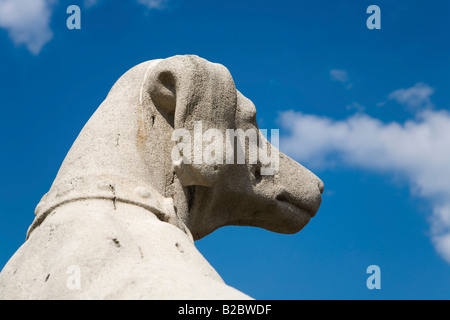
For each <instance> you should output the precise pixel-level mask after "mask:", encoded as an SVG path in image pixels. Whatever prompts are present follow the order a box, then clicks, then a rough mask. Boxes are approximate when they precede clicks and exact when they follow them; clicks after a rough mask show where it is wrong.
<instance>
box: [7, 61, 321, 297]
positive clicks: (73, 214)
mask: <svg viewBox="0 0 450 320" xmlns="http://www.w3.org/2000/svg"><path fill="white" fill-rule="evenodd" d="M255 114H256V110H255V107H254V105H253V103H252V102H251V101H250V100H248V99H247V98H245V97H244V96H243V95H242V94H241V93H240V92H239V91H237V90H236V88H235V85H234V82H233V79H232V77H231V75H230V73H229V72H228V70H227V69H226V68H225V67H223V66H222V65H219V64H215V63H210V62H208V61H206V60H204V59H202V58H199V57H197V56H174V57H171V58H168V59H164V60H152V61H148V62H145V63H142V64H140V65H138V66H136V67H134V68H132V69H131V70H129V71H128V72H127V73H125V74H124V75H123V76H122V77H121V78H120V79H119V80H118V81H117V82H116V84H115V85H114V86H113V88H112V89H111V91H110V92H109V94H108V96H107V98H106V99H105V101H104V102H103V103H102V104H101V105H100V107H99V108H98V110H97V111H96V112H95V114H94V115H93V116H92V117H91V119H90V120H89V121H88V122H87V124H86V125H85V127H84V128H83V130H82V131H81V133H80V134H79V136H78V138H77V139H76V141H75V142H74V144H73V146H72V148H71V149H70V151H69V153H68V154H67V156H66V158H65V160H64V162H63V164H62V166H61V168H60V170H59V172H58V174H57V177H56V179H55V181H54V183H53V184H52V186H51V188H50V191H49V192H48V193H47V194H46V195H45V196H44V197H43V198H42V200H41V202H40V203H39V204H38V206H37V207H36V212H35V214H36V218H35V220H34V222H33V224H32V225H31V227H30V228H29V231H28V234H27V240H26V241H25V243H24V244H23V245H22V246H21V247H20V248H19V250H18V251H17V252H16V253H15V255H14V256H13V257H12V258H11V260H10V261H9V262H8V263H7V265H6V266H5V267H4V269H3V270H2V272H1V274H0V298H2V299H108V298H110V299H249V298H250V297H248V296H247V295H245V294H243V293H241V292H240V291H238V290H236V289H234V288H231V287H229V286H228V285H226V284H225V283H224V282H223V280H222V279H221V277H220V276H219V275H218V274H217V272H216V271H215V270H214V269H213V268H212V267H211V266H210V264H209V263H208V262H207V261H206V260H205V259H204V257H203V256H202V255H201V254H200V253H199V252H198V251H197V249H196V248H195V245H194V240H197V239H200V238H202V237H204V236H206V235H208V234H209V233H211V232H213V231H214V230H216V229H217V228H220V227H222V226H225V225H248V226H256V227H261V228H265V229H267V230H270V231H274V232H280V233H295V232H298V231H299V230H301V229H302V228H303V227H304V226H305V225H306V224H307V223H308V222H309V220H310V218H311V217H312V216H314V214H315V213H316V212H317V210H318V208H319V206H320V202H321V192H322V191H323V183H322V182H321V181H320V179H318V178H317V177H316V176H315V175H314V174H313V173H311V172H310V171H308V170H307V169H305V168H304V167H303V166H301V165H300V164H298V163H296V162H295V161H294V160H292V159H290V158H289V157H287V156H286V155H284V154H282V153H279V158H277V161H279V162H278V163H277V164H278V171H277V172H276V173H274V174H272V175H262V174H261V169H262V168H261V163H260V162H257V163H254V164H250V163H246V164H237V163H233V164H227V163H225V161H223V163H208V162H205V161H203V162H199V163H195V161H194V162H191V163H188V162H187V161H181V160H180V159H178V160H176V159H174V155H173V151H174V150H179V149H176V148H178V147H179V146H176V142H175V141H172V140H171V137H172V134H173V132H174V130H181V129H182V130H186V131H185V132H187V133H190V134H191V135H192V137H194V139H193V140H195V134H196V131H195V130H196V125H197V124H198V123H200V122H201V124H202V130H203V132H204V131H206V130H207V129H216V130H218V132H223V133H224V134H223V136H224V137H225V131H226V130H227V129H238V128H240V129H242V130H244V131H245V130H248V129H252V130H257V129H258V127H257V124H256V120H255ZM197 133H198V132H197ZM264 141H265V143H268V142H267V141H266V140H264ZM191 142H192V144H193V143H194V141H191ZM174 146H175V147H176V148H175V149H174ZM203 147H205V146H203ZM193 148H194V149H195V148H196V147H195V146H194V147H193ZM197 148H198V147H197ZM245 149H246V150H245V152H246V155H249V154H250V151H249V150H250V145H249V146H248V147H246V148H245ZM201 151H202V150H201ZM183 152H185V151H184V150H183ZM183 156H184V157H185V156H186V154H183ZM223 157H224V159H225V155H224V156H223ZM184 160H186V159H184Z"/></svg>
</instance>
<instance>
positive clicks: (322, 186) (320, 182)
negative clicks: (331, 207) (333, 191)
mask: <svg viewBox="0 0 450 320" xmlns="http://www.w3.org/2000/svg"><path fill="white" fill-rule="evenodd" d="M324 189H325V185H324V184H323V181H322V180H320V179H319V191H320V194H322V193H323V190H324Z"/></svg>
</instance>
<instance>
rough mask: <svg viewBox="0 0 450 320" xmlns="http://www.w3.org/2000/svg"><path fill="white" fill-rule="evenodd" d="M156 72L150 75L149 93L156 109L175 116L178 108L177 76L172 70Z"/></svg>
mask: <svg viewBox="0 0 450 320" xmlns="http://www.w3.org/2000/svg"><path fill="white" fill-rule="evenodd" d="M155 71H156V72H154V73H152V74H151V75H150V77H151V78H150V86H149V92H148V93H149V94H150V97H151V99H152V101H153V103H154V105H155V106H156V107H159V108H160V109H162V110H164V111H165V112H167V113H168V114H173V113H174V112H175V106H176V91H175V76H174V74H173V73H172V72H171V71H170V70H161V71H159V72H158V70H155Z"/></svg>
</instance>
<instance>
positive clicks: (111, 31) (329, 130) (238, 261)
mask: <svg viewBox="0 0 450 320" xmlns="http://www.w3.org/2000/svg"><path fill="white" fill-rule="evenodd" d="M72 4H76V5H79V6H80V8H81V27H82V28H81V30H69V29H68V28H67V27H66V20H67V18H68V16H69V15H68V14H67V13H66V9H67V7H68V6H69V5H72ZM372 4H375V5H378V6H379V7H380V8H381V29H380V30H369V29H368V28H367V27H366V20H367V18H368V17H369V14H367V13H366V9H367V7H368V6H369V5H372ZM449 12H450V3H449V2H448V1H418V0H410V1H401V0H389V1H381V0H375V1H363V0H347V1H331V0H330V1H326V0H321V1H312V0H310V1H288V0H280V1H276V2H273V1H270V2H269V1H265V0H260V1H253V0H249V1H242V0H240V1H237V0H228V1H212V0H191V1H188V0H167V1H163V0H130V1H122V0H86V1H81V0H78V1H77V0H73V1H68V0H67V1H66V0H59V1H58V0H20V1H19V0H0V57H1V63H0V108H1V111H2V116H1V117H0V150H1V154H0V155H1V156H0V181H1V182H2V183H0V208H1V209H0V268H1V267H2V266H3V265H4V264H5V263H6V262H7V261H8V259H9V258H10V257H11V256H12V254H13V253H14V252H15V251H16V250H17V248H18V247H19V246H20V245H21V244H22V243H23V241H24V239H25V233H26V230H27V228H28V226H29V225H30V224H31V222H32V220H33V212H34V207H35V206H36V204H37V203H38V202H39V199H40V198H41V196H42V195H43V194H44V193H46V192H47V191H48V189H49V187H50V185H51V183H52V181H53V179H54V177H55V175H56V173H57V170H58V168H59V166H60V164H61V162H62V160H63V159H64V157H65V155H66V153H67V151H68V150H69V148H70V146H71V145H72V143H73V141H74V140H75V138H76V136H77V135H78V133H79V131H80V130H81V128H82V127H83V125H84V124H85V122H86V121H87V120H88V119H89V117H90V116H91V115H92V113H93V112H94V111H95V110H96V108H97V107H98V105H99V104H100V103H101V102H102V101H103V99H104V98H105V97H106V94H107V92H108V90H109V89H110V87H111V86H112V85H113V84H114V82H115V81H116V80H117V79H118V78H119V77H120V76H121V75H122V74H123V73H124V72H125V71H127V70H128V69H129V68H131V67H133V66H134V65H136V64H138V63H140V62H143V61H147V60H151V59H155V58H165V57H169V56H172V55H175V54H197V55H199V56H201V57H203V58H205V59H207V60H210V61H213V62H218V63H221V64H223V65H225V66H226V67H227V68H228V69H229V70H230V72H231V74H232V76H233V78H234V81H235V83H236V87H237V88H238V89H239V91H241V92H242V93H243V94H244V95H245V96H247V97H248V98H250V99H251V100H252V101H253V102H254V103H255V105H256V108H257V111H258V121H259V125H260V127H261V128H264V129H275V128H277V129H279V130H280V148H281V151H283V152H285V153H287V154H288V155H290V156H291V157H293V158H294V159H296V160H297V161H299V162H300V163H302V164H303V165H305V166H307V167H308V168H310V169H311V170H312V171H313V172H314V173H316V174H317V175H318V176H319V177H320V178H321V179H322V180H323V181H324V183H325V192H324V194H323V202H322V206H321V208H320V210H319V212H318V214H317V215H316V217H314V218H313V219H312V220H311V222H310V223H309V225H307V226H306V227H305V228H304V229H303V230H302V231H301V232H300V233H298V234H295V235H281V234H275V233H271V232H268V231H265V230H261V229H256V228H250V227H225V228H222V229H219V230H217V231H215V232H214V233H213V234H211V235H209V236H207V237H206V238H204V239H202V240H199V241H197V242H196V245H197V247H198V249H199V250H200V252H201V253H202V254H203V255H204V256H205V257H206V258H207V260H208V261H209V262H210V263H211V264H212V265H213V267H214V268H215V269H216V270H217V271H218V272H219V274H220V275H221V276H222V277H223V279H224V280H225V281H226V282H227V283H228V284H230V285H232V286H234V287H236V288H238V289H240V290H241V291H243V292H245V293H247V294H249V295H251V296H253V297H255V298H257V299H449V298H450V182H449V181H450V91H449V90H448V88H449V85H450V77H449V76H448V75H449V74H450V59H449V58H448V57H449V55H450V43H449V40H448V39H449V37H448V34H449V31H450V20H449V19H448V13H449ZM370 265H378V266H379V267H380V270H381V289H380V290H369V289H368V288H367V286H366V280H367V278H368V276H369V275H368V274H366V268H367V267H368V266H370Z"/></svg>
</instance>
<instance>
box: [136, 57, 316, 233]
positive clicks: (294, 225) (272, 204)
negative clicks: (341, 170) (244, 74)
mask: <svg viewBox="0 0 450 320" xmlns="http://www.w3.org/2000/svg"><path fill="white" fill-rule="evenodd" d="M144 87H145V88H146V90H147V94H148V104H149V105H150V108H151V109H152V110H153V111H152V112H157V113H159V114H161V115H162V116H163V118H164V119H165V121H166V122H167V123H168V124H169V125H170V130H171V131H172V132H171V133H172V135H171V138H172V139H171V141H172V142H171V143H172V144H171V145H170V148H171V151H170V161H171V162H172V164H173V170H174V172H175V174H176V177H177V181H178V182H179V184H180V185H181V188H182V190H183V195H184V196H183V197H175V205H176V206H177V207H178V208H181V207H185V208H186V210H185V211H186V212H185V213H183V214H181V215H182V217H183V220H184V222H185V224H186V225H187V227H188V228H189V229H190V231H191V233H192V235H193V237H194V239H200V238H202V237H204V236H205V235H207V234H209V233H210V232H212V231H214V230H215V229H217V228H219V227H222V226H226V225H245V226H255V227H261V228H264V229H267V230H270V231H274V232H279V233H295V232H298V231H300V230H301V229H302V228H303V227H304V226H305V225H306V224H307V223H308V222H309V220H310V218H311V217H313V216H314V215H315V214H316V212H317V210H318V208H319V206H320V203H321V193H322V191H323V183H322V181H321V180H320V179H319V178H317V177H316V176H315V175H314V174H313V173H312V172H310V171H309V170H307V169H306V168H304V167H303V166H302V165H300V164H298V163H297V162H295V161H294V160H292V159H291V158H289V157H288V156H286V155H284V154H282V153H281V152H279V151H278V150H277V149H276V148H274V147H273V146H271V145H270V143H269V141H268V140H267V139H266V138H264V137H263V135H261V134H260V130H259V128H258V125H257V123H256V109H255V106H254V105H253V103H252V102H251V101H250V100H249V99H247V98H246V97H244V96H243V95H242V94H241V93H240V92H239V91H237V90H236V88H235V85H234V82H233V79H232V77H231V75H230V73H229V71H228V70H227V69H226V68H225V67H224V66H222V65H220V64H216V63H211V62H208V61H206V60H204V59H202V58H199V57H197V56H175V57H171V58H168V59H165V60H161V61H159V62H158V63H157V64H156V65H155V66H154V67H153V68H152V70H151V72H150V74H149V75H148V77H147V78H146V80H145V84H144ZM236 132H238V133H239V132H240V133H244V137H246V138H244V139H243V140H239V134H236ZM233 133H234V135H233ZM255 135H256V139H255ZM230 146H231V147H230ZM263 150H264V152H267V150H271V151H270V152H269V153H270V156H269V158H270V159H271V160H272V161H271V162H270V163H267V161H265V163H264V161H261V156H260V155H262V154H263V153H264V152H262V151H263ZM255 153H256V157H255ZM165 154H166V155H167V154H168V153H167V152H166V153H165ZM240 156H241V157H242V156H244V158H245V161H242V159H239V157H240ZM274 164H275V165H274ZM268 166H271V167H270V168H268ZM177 199H181V200H177ZM183 201H184V202H185V204H183V203H182V202H183Z"/></svg>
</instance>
